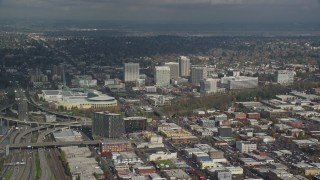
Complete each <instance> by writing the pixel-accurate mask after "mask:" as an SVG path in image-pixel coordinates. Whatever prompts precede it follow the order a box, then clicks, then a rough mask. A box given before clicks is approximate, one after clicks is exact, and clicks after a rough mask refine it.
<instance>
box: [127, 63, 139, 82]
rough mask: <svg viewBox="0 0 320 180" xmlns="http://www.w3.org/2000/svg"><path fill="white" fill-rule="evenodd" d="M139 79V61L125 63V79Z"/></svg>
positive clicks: (132, 80) (131, 80)
mask: <svg viewBox="0 0 320 180" xmlns="http://www.w3.org/2000/svg"><path fill="white" fill-rule="evenodd" d="M138 79H139V63H124V81H125V82H134V81H136V80H138Z"/></svg>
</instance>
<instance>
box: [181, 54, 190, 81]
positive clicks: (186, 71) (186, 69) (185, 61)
mask: <svg viewBox="0 0 320 180" xmlns="http://www.w3.org/2000/svg"><path fill="white" fill-rule="evenodd" d="M179 68H180V76H181V77H188V76H190V59H189V58H188V57H186V56H180V57H179Z"/></svg>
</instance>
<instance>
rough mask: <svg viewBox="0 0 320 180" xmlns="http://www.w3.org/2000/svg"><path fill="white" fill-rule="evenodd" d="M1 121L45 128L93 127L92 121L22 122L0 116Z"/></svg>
mask: <svg viewBox="0 0 320 180" xmlns="http://www.w3.org/2000/svg"><path fill="white" fill-rule="evenodd" d="M0 119H1V121H2V120H6V121H11V122H16V123H18V124H19V123H21V124H29V125H32V124H35V125H37V126H39V125H45V126H54V127H56V126H73V127H79V126H91V125H92V121H88V122H87V121H85V122H78V121H71V122H61V123H60V122H35V121H21V120H19V119H16V118H11V117H4V116H1V115H0Z"/></svg>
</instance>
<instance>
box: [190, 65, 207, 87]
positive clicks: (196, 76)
mask: <svg viewBox="0 0 320 180" xmlns="http://www.w3.org/2000/svg"><path fill="white" fill-rule="evenodd" d="M207 75H208V72H207V66H193V67H192V68H191V83H193V84H199V83H200V81H201V80H203V79H206V78H207Z"/></svg>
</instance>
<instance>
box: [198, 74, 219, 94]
mask: <svg viewBox="0 0 320 180" xmlns="http://www.w3.org/2000/svg"><path fill="white" fill-rule="evenodd" d="M219 80H220V79H214V78H207V79H204V80H201V81H200V93H201V94H211V93H217V92H218V86H217V84H218V81H219Z"/></svg>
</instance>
